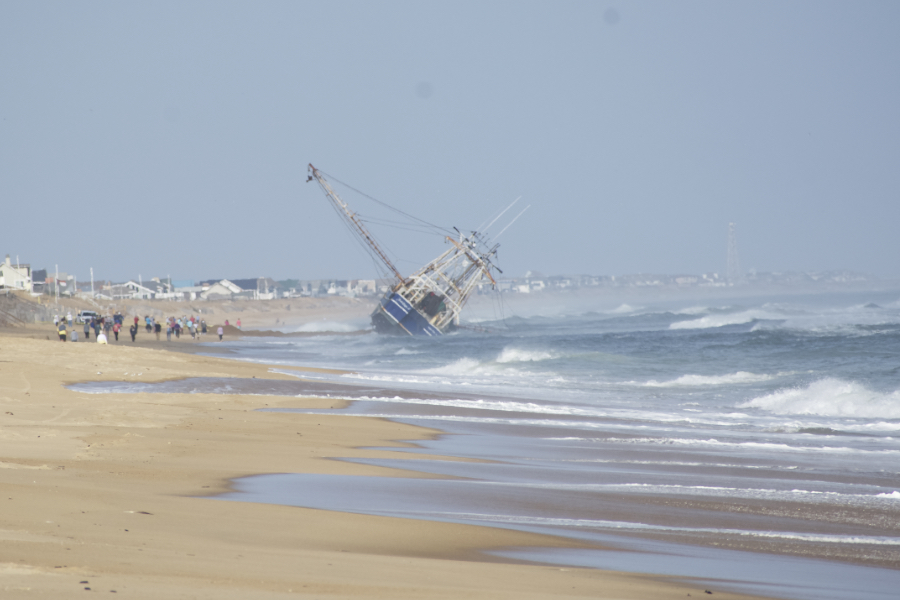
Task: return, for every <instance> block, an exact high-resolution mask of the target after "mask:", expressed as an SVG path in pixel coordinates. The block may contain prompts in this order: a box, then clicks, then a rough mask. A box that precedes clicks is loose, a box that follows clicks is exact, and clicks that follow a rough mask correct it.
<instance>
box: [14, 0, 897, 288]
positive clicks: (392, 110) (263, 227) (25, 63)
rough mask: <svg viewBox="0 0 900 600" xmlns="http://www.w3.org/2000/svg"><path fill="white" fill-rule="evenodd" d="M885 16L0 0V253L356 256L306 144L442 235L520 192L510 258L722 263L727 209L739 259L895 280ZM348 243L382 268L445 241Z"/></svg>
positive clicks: (306, 260) (360, 266)
mask: <svg viewBox="0 0 900 600" xmlns="http://www.w3.org/2000/svg"><path fill="white" fill-rule="evenodd" d="M898 31H900V2H895V1H890V2H824V1H815V2H781V1H779V2H760V1H752V2H719V1H709V2H684V1H679V2H669V1H665V2H617V3H610V2H600V1H597V2H574V1H571V2H565V1H554V2H549V1H548V2H526V1H522V0H517V1H514V2H490V1H483V2H465V1H459V0H454V1H452V2H451V1H447V2H424V1H413V2H397V1H383V2H377V1H365V2H336V1H328V2H322V1H318V0H317V1H315V2H299V1H291V2H271V1H270V2H223V1H215V2H181V1H179V2H119V1H115V2H90V1H86V2H40V1H29V2H21V1H13V0H0V208H2V213H0V214H2V222H3V227H2V235H0V241H2V244H0V246H2V247H0V253H2V254H6V253H9V254H11V255H12V256H13V260H15V256H16V255H18V256H19V258H20V260H21V261H22V262H29V263H31V264H32V266H33V267H35V268H42V267H46V268H48V269H53V268H54V265H55V264H59V268H60V270H63V271H67V272H69V273H73V274H75V275H77V276H78V278H79V279H80V280H84V278H86V277H87V276H88V272H89V271H88V269H89V268H90V267H93V268H94V273H95V277H97V279H107V278H110V279H114V280H124V279H128V278H137V276H138V275H139V274H140V275H142V276H143V277H144V278H145V279H146V278H149V277H152V276H162V277H165V276H167V275H171V276H172V277H173V278H174V279H205V278H212V277H231V278H243V277H258V276H270V277H274V278H276V279H281V278H288V277H297V278H301V279H312V278H323V277H338V278H357V277H371V276H373V275H374V274H375V271H374V269H373V267H372V263H371V262H370V260H369V259H368V257H367V256H366V255H365V254H363V253H362V252H361V251H360V250H359V248H358V247H357V245H356V244H354V243H353V241H352V240H351V239H349V238H348V234H347V233H346V231H345V229H344V228H343V227H342V226H341V223H340V222H339V221H338V218H337V216H336V215H335V214H334V213H333V212H332V211H331V209H330V207H329V205H328V204H327V202H326V200H325V198H324V196H323V194H322V192H321V190H320V189H319V188H318V187H317V186H316V185H315V184H306V183H305V179H306V165H307V163H310V162H311V163H313V164H314V165H316V166H317V167H318V168H320V169H322V170H323V171H325V172H327V173H329V174H331V175H333V176H335V177H337V178H339V179H340V180H342V181H345V182H347V183H348V184H350V185H352V186H353V187H355V188H357V189H359V190H362V191H364V192H366V193H367V194H369V195H371V196H374V197H375V198H378V199H379V200H381V201H384V202H387V203H389V204H391V205H393V206H396V207H397V208H400V209H402V210H404V211H406V212H409V213H412V214H414V215H416V216H417V217H420V218H422V219H424V220H426V221H429V222H431V223H436V224H439V225H443V226H448V227H449V226H457V227H459V228H460V229H472V228H476V227H478V226H479V225H480V224H482V223H483V222H484V221H485V220H486V219H488V218H490V217H493V216H495V215H496V214H497V212H499V211H500V210H501V209H502V208H503V207H504V206H506V205H507V204H508V203H510V202H511V201H512V200H514V199H515V198H517V197H519V196H522V199H521V200H520V201H519V203H518V204H517V205H516V208H514V209H513V210H511V211H509V213H507V216H512V215H513V214H514V213H515V212H516V210H518V208H519V207H522V208H524V206H525V205H528V204H530V205H531V208H530V209H529V210H528V211H527V212H526V213H525V214H524V215H523V216H522V217H521V218H520V219H519V220H518V221H517V222H516V223H515V224H514V225H513V226H512V227H511V228H510V229H509V230H507V231H506V232H505V233H504V234H503V236H502V237H501V238H500V239H499V240H498V241H499V242H501V244H502V246H501V248H500V255H499V264H500V266H501V267H502V268H503V269H504V271H505V272H506V273H507V274H510V275H522V274H523V273H524V272H525V271H526V270H536V271H540V272H543V273H546V274H562V273H590V274H598V275H599V274H610V275H615V274H623V273H634V272H653V273H698V272H709V271H718V272H720V273H724V272H725V270H726V248H727V228H728V223H729V222H730V221H734V222H735V223H736V224H737V232H738V242H739V249H740V258H741V263H742V266H743V267H744V268H745V269H749V268H754V267H755V268H757V269H759V270H764V271H782V270H821V269H837V268H849V269H854V270H859V271H866V272H871V273H875V274H878V275H882V276H897V275H900V231H898V228H900V33H898ZM338 191H339V193H342V195H344V199H345V200H346V201H347V202H348V203H350V204H351V205H352V206H353V207H354V208H355V209H356V210H358V211H359V212H360V213H361V214H364V215H368V214H372V215H374V214H375V210H374V208H373V207H375V206H377V205H374V204H373V203H371V202H370V201H369V200H367V199H366V198H364V197H362V196H359V195H356V194H354V193H352V192H350V191H347V193H346V194H345V193H344V189H342V188H338ZM507 221H508V219H507V218H506V217H504V218H503V219H501V220H500V221H498V223H497V225H495V226H494V227H493V228H492V230H491V232H493V233H494V234H496V233H498V232H499V231H500V229H501V228H502V226H503V224H505V223H506V222H507ZM373 229H374V228H373ZM375 233H376V235H377V236H378V238H379V239H380V240H381V241H382V242H383V243H384V244H385V246H387V247H388V248H389V249H390V250H391V251H392V252H393V254H394V256H395V257H396V258H397V263H398V267H400V269H401V270H402V271H412V270H414V269H415V268H416V267H417V266H418V265H420V264H422V263H424V262H426V261H427V260H429V259H431V258H433V257H434V256H436V255H437V254H439V253H440V252H442V251H443V250H444V248H445V245H444V243H443V242H442V240H441V238H440V237H437V236H424V237H423V236H412V235H409V234H408V232H407V231H405V230H394V229H375ZM489 233H490V232H489Z"/></svg>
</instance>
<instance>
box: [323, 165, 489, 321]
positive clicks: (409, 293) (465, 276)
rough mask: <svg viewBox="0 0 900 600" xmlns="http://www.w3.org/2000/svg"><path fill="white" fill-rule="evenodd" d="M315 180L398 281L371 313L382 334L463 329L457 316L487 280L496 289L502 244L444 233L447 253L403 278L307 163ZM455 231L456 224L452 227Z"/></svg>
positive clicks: (478, 235)
mask: <svg viewBox="0 0 900 600" xmlns="http://www.w3.org/2000/svg"><path fill="white" fill-rule="evenodd" d="M313 179H315V180H316V181H317V182H318V184H319V186H321V188H322V190H323V191H324V192H325V196H326V197H327V198H328V200H329V201H330V202H331V204H332V205H333V207H334V208H335V209H336V211H337V213H338V215H340V216H341V217H342V218H343V220H344V221H345V222H346V224H347V225H348V226H349V227H350V230H351V231H353V233H354V234H356V235H357V236H358V237H359V238H360V240H361V241H362V242H363V243H364V246H365V247H366V248H367V249H368V250H370V253H371V254H372V255H373V256H374V257H376V258H377V259H378V260H380V261H381V262H383V263H384V265H385V266H386V267H387V269H388V271H389V272H390V273H391V274H392V275H393V277H394V282H393V283H392V285H391V287H390V289H389V290H388V292H387V293H386V294H385V295H384V297H383V298H382V299H381V300H380V301H379V303H378V306H376V307H375V310H374V311H373V312H372V325H373V326H374V328H375V331H377V332H378V333H396V334H408V335H427V336H438V335H443V334H445V333H448V332H450V331H453V330H454V329H456V328H458V327H459V315H460V313H461V312H462V309H463V306H465V304H466V301H467V300H468V299H469V296H471V294H472V293H473V292H474V291H475V290H476V288H477V287H478V285H479V284H480V283H481V282H483V281H485V280H487V281H489V282H490V283H491V286H492V287H495V286H496V284H497V282H496V281H495V280H494V277H493V275H492V274H491V271H492V270H495V271H497V272H501V271H500V269H498V268H497V267H496V266H495V265H493V264H492V263H491V258H492V257H494V256H496V254H497V248H498V247H499V244H494V245H493V246H492V247H491V248H487V246H486V241H485V238H484V237H483V236H482V235H480V234H479V233H478V232H474V231H473V232H472V233H471V234H470V235H463V234H462V233H460V232H459V231H458V230H456V231H457V233H458V234H459V235H458V238H457V239H454V238H453V237H450V236H446V237H445V240H446V242H447V243H449V244H450V248H448V249H447V251H446V252H444V253H443V254H441V255H440V256H438V257H437V258H435V259H434V260H432V261H431V262H429V263H428V264H427V265H425V266H424V267H422V268H421V269H419V270H418V271H416V272H415V273H413V274H412V275H410V276H408V277H404V276H403V275H402V274H401V273H400V271H398V270H397V268H396V267H395V266H394V264H393V263H392V262H391V260H390V259H389V258H388V256H387V254H386V253H385V252H384V250H382V248H381V247H380V246H379V245H378V243H377V242H376V241H375V238H374V236H372V234H371V233H369V231H368V229H366V227H365V225H364V224H363V222H362V220H361V219H360V218H359V216H358V215H357V214H356V213H355V212H353V211H352V210H350V207H348V206H347V204H346V202H344V201H343V200H342V199H341V198H340V196H338V195H337V193H335V191H334V189H332V187H331V185H330V184H329V183H328V181H327V180H326V179H325V177H324V176H323V175H322V172H321V171H319V170H318V169H316V168H315V167H314V166H312V165H309V177H308V178H307V181H312V180H313ZM454 229H455V228H454Z"/></svg>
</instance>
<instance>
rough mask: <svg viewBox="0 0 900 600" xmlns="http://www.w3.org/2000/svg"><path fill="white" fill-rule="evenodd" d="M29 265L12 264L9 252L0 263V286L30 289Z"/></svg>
mask: <svg viewBox="0 0 900 600" xmlns="http://www.w3.org/2000/svg"><path fill="white" fill-rule="evenodd" d="M31 287H32V281H31V265H22V264H18V263H17V264H15V265H14V264H12V262H11V261H10V260H9V254H7V255H6V261H5V262H3V263H0V288H4V289H13V290H27V291H29V292H30V291H31Z"/></svg>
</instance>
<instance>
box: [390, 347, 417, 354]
mask: <svg viewBox="0 0 900 600" xmlns="http://www.w3.org/2000/svg"><path fill="white" fill-rule="evenodd" d="M394 354H396V355H397V356H403V355H407V354H419V352H418V351H416V350H409V349H407V348H400V349H399V350H397V351H396V352H394Z"/></svg>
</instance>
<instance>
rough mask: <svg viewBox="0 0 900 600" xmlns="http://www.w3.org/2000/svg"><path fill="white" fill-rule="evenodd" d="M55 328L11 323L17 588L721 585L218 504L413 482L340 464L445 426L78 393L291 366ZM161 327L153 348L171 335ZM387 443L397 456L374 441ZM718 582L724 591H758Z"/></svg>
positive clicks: (689, 592) (410, 527) (4, 474)
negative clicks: (244, 489) (318, 479)
mask: <svg viewBox="0 0 900 600" xmlns="http://www.w3.org/2000/svg"><path fill="white" fill-rule="evenodd" d="M51 328H52V325H39V324H36V325H30V326H27V327H17V328H7V329H4V330H3V331H2V332H0V480H2V490H3V493H2V498H0V501H2V505H3V510H2V511H0V538H2V540H3V543H2V544H0V590H2V591H3V596H4V597H5V598H41V597H46V598H51V597H52V598H59V597H71V596H72V595H74V594H75V593H83V591H84V590H88V589H90V591H95V592H104V593H111V592H113V591H114V592H115V593H117V594H126V595H127V596H128V597H133V598H246V597H253V598H269V597H272V598H275V597H309V598H460V597H466V598H559V597H579V598H634V599H638V598H685V597H687V596H694V597H696V596H698V595H702V596H705V595H706V594H705V593H704V592H705V589H709V588H708V586H707V587H706V588H703V587H698V586H697V585H696V584H692V583H691V582H684V581H681V582H679V581H671V580H668V581H667V580H663V579H662V578H654V577H650V576H647V575H633V574H625V573H614V572H603V571H597V570H592V569H577V568H559V567H553V566H541V565H530V564H516V563H515V562H513V561H502V560H500V559H497V558H496V557H493V556H490V555H488V554H485V551H488V550H493V549H499V548H527V547H548V546H554V545H563V546H569V547H575V546H573V544H574V543H573V542H572V541H570V540H563V539H554V538H549V537H547V536H539V535H531V534H527V533H519V532H515V531H510V530H504V529H496V528H490V527H475V526H465V525H454V524H448V523H434V522H426V521H414V520H407V519H391V518H382V517H372V516H361V515H353V514H346V513H337V512H329V511H320V510H309V509H301V508H292V507H284V506H274V505H264V504H252V503H244V502H224V501H219V500H215V499H211V498H210V497H212V496H215V495H216V494H218V493H221V492H224V491H227V490H228V486H229V481H230V480H232V479H234V478H237V477H243V476H248V475H253V474H261V473H331V474H356V475H378V476H385V477H391V476H397V475H399V474H401V472H400V471H396V470H388V469H382V468H378V467H370V466H365V465H358V464H351V463H347V462H341V461H336V460H332V459H333V458H337V457H369V458H383V457H393V458H398V459H403V458H405V457H406V455H403V454H401V453H395V452H391V450H390V448H391V447H398V448H399V447H404V446H406V445H408V444H415V443H416V440H422V439H426V438H428V437H430V436H434V435H436V434H438V433H439V432H437V431H432V430H426V429H423V428H420V427H413V426H409V425H403V424H398V423H393V422H390V421H386V420H376V419H361V418H340V417H333V416H328V415H304V414H296V413H294V414H289V413H275V412H259V411H257V410H256V409H258V408H265V407H278V406H282V405H287V404H288V403H289V404H290V405H291V406H297V405H298V402H300V403H302V405H303V406H305V407H308V408H327V407H330V406H332V405H333V404H334V402H333V401H329V400H323V399H321V398H319V399H315V398H308V399H297V398H285V397H277V396H240V395H222V394H217V395H213V394H209V395H206V394H100V395H95V394H85V393H79V392H74V391H71V390H68V389H66V387H65V386H66V385H67V384H72V383H76V382H86V381H142V382H156V381H165V380H172V379H179V378H185V377H198V376H206V377H244V378H253V377H256V378H270V379H289V378H290V377H289V376H287V375H283V374H278V373H273V372H270V369H269V367H268V366H266V365H260V364H249V363H241V362H236V361H230V360H228V359H226V358H215V357H208V356H200V355H196V354H192V353H185V352H170V351H165V350H164V349H163V344H164V342H163V343H160V344H159V345H157V346H156V347H129V346H131V343H130V342H128V343H127V344H126V343H120V344H118V345H109V346H102V345H98V344H95V343H83V342H80V343H76V344H73V343H60V342H58V341H54V340H53V339H52V338H51V340H50V341H48V340H47V339H46V336H42V333H43V332H45V331H51V332H52V330H51ZM42 337H43V339H40V338H42ZM147 337H149V336H144V342H143V345H146V346H154V345H155V344H154V342H153V341H147V339H146V338H147ZM35 338H37V339H35ZM175 345H176V344H172V346H175ZM189 345H190V344H188V343H185V342H180V343H178V344H177V346H179V347H180V348H181V349H187V347H188V346H189ZM194 347H196V345H194ZM301 371H302V370H301ZM373 447H377V448H380V449H378V450H372V449H367V448H373ZM419 458H421V455H419ZM445 460H446V459H445ZM451 460H452V459H451ZM402 475H403V476H405V477H410V476H415V475H414V474H411V473H410V472H402ZM670 579H671V578H670ZM709 591H711V592H713V593H714V594H715V597H717V598H741V597H746V596H741V595H737V594H733V593H728V592H722V591H719V590H718V589H710V590H709Z"/></svg>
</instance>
